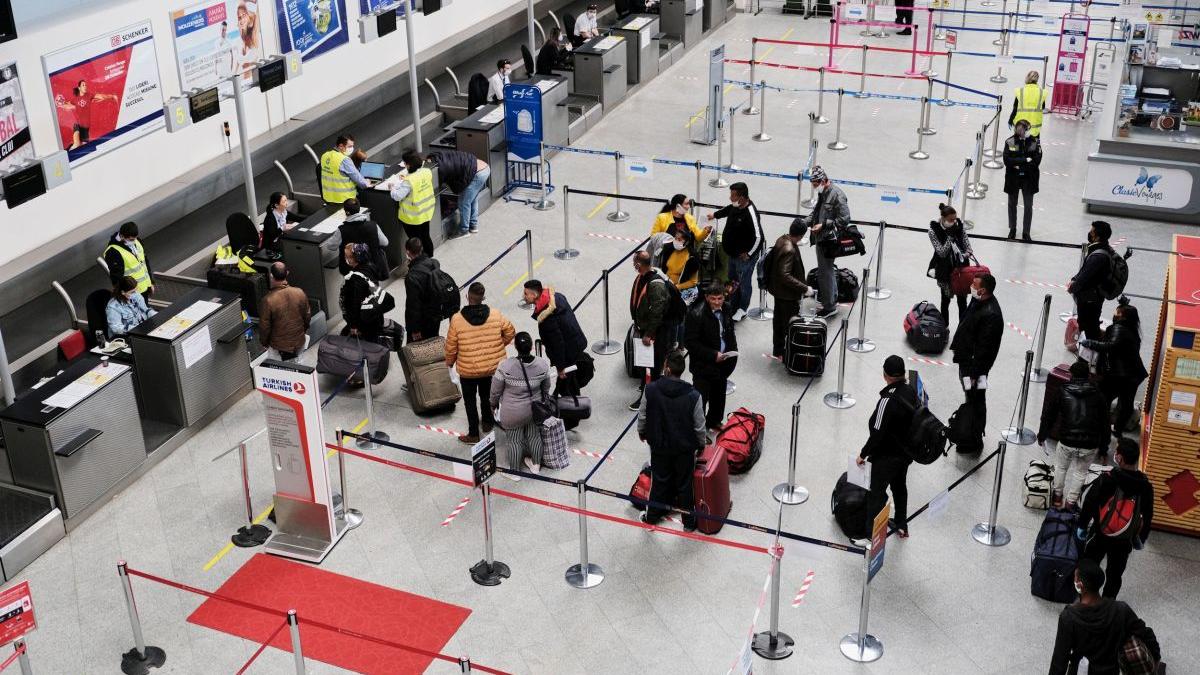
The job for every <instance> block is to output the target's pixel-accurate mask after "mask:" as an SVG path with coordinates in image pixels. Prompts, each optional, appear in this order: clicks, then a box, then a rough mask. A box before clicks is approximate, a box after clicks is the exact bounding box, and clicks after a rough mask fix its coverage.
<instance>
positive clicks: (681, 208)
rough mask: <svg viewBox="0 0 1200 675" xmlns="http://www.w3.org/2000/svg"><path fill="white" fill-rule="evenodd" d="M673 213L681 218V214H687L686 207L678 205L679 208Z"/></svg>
mask: <svg viewBox="0 0 1200 675" xmlns="http://www.w3.org/2000/svg"><path fill="white" fill-rule="evenodd" d="M675 213H676V214H677V215H680V216H682V215H683V214H685V213H687V207H686V206H684V205H683V204H680V205H679V206H676V207H675Z"/></svg>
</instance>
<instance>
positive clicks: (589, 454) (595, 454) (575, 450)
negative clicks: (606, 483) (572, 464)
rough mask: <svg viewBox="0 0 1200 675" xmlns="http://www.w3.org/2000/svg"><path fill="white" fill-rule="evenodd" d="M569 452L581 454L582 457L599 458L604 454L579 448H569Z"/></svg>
mask: <svg viewBox="0 0 1200 675" xmlns="http://www.w3.org/2000/svg"><path fill="white" fill-rule="evenodd" d="M571 452H573V453H575V454H577V455H583V456H584V457H591V458H593V459H600V458H601V457H604V455H602V454H600V453H598V452H591V451H590V450H580V449H579V448H571Z"/></svg>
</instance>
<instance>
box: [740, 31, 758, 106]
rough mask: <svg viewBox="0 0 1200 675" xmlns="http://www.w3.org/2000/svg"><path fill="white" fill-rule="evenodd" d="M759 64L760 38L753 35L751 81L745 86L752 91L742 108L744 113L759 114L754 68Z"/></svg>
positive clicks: (751, 39)
mask: <svg viewBox="0 0 1200 675" xmlns="http://www.w3.org/2000/svg"><path fill="white" fill-rule="evenodd" d="M757 65H758V38H756V37H752V38H750V81H749V83H747V84H746V85H745V87H744V89H746V90H747V91H749V92H750V98H749V100H747V101H746V107H745V108H742V114H744V115H757V114H758V113H759V109H758V108H755V107H754V78H755V72H754V70H755V67H756V66H757Z"/></svg>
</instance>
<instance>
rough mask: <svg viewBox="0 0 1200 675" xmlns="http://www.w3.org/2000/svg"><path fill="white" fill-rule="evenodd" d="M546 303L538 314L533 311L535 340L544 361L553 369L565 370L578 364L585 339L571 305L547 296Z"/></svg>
mask: <svg viewBox="0 0 1200 675" xmlns="http://www.w3.org/2000/svg"><path fill="white" fill-rule="evenodd" d="M549 298H550V302H549V304H547V305H546V306H545V307H544V308H543V309H542V311H541V312H538V311H536V310H535V311H534V313H533V318H534V320H535V321H537V322H538V336H539V337H540V338H541V339H542V347H543V348H544V349H545V350H546V358H547V359H549V360H550V365H552V366H554V367H555V368H569V367H571V366H573V365H575V364H576V363H577V362H578V361H579V355H580V354H582V353H583V350H585V349H587V336H585V335H584V334H583V329H582V328H580V327H579V321H578V320H576V318H575V311H574V310H572V309H571V303H569V302H567V297H566V296H565V295H563V294H562V293H555V292H554V291H552V290H551V291H550V292H549Z"/></svg>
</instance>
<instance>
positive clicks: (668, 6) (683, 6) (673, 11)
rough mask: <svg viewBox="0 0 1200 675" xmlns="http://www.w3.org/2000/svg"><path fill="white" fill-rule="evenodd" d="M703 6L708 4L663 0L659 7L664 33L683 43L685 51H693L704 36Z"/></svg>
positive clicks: (681, 0) (701, 1)
mask: <svg viewBox="0 0 1200 675" xmlns="http://www.w3.org/2000/svg"><path fill="white" fill-rule="evenodd" d="M711 1H712V0H709V2H711ZM702 4H706V3H704V0H663V1H662V4H661V5H659V16H660V17H661V20H662V29H663V32H664V33H666V34H667V35H671V36H674V37H675V38H677V39H678V40H680V41H682V42H683V46H684V48H685V49H691V48H692V46H693V45H695V44H696V43H697V42H699V41H700V38H701V37H702V36H703V34H704V14H703V12H704V10H703V8H702V6H701V5H702Z"/></svg>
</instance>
